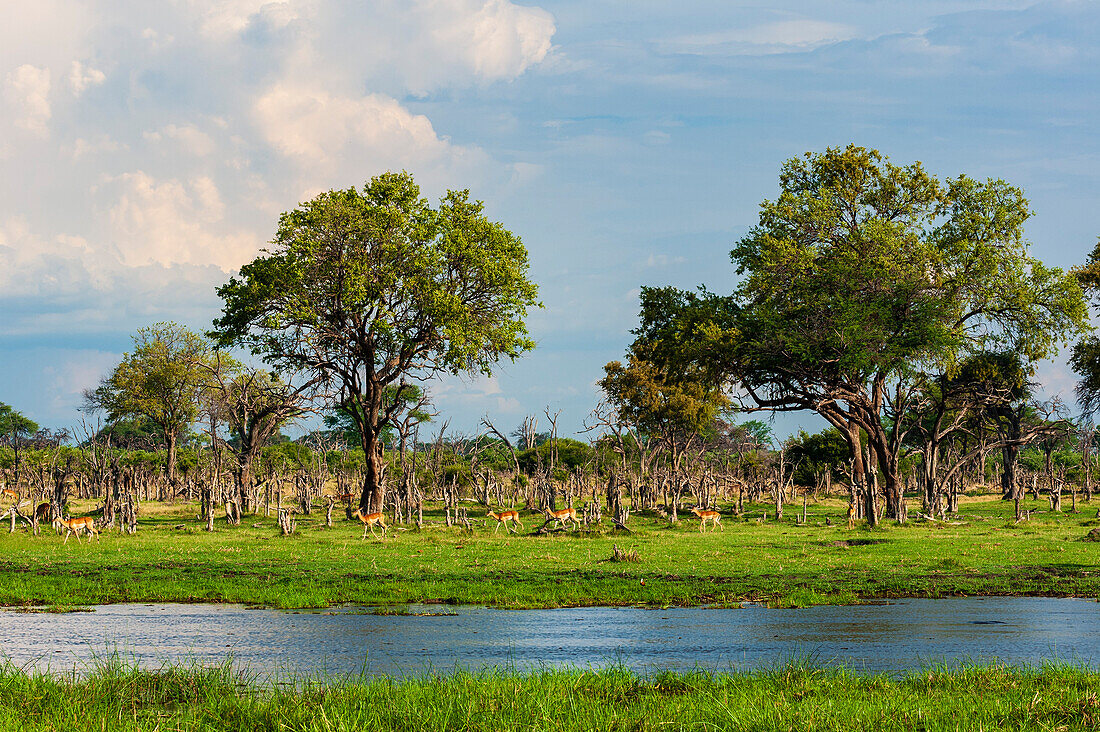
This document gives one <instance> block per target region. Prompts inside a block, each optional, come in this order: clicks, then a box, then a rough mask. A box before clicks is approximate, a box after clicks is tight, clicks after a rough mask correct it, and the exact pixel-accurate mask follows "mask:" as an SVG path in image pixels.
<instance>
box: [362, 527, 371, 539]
mask: <svg viewBox="0 0 1100 732" xmlns="http://www.w3.org/2000/svg"><path fill="white" fill-rule="evenodd" d="M369 528H370V526H369V525H367V524H363V538H364V539H366V538H367V529H369Z"/></svg>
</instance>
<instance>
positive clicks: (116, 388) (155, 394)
mask: <svg viewBox="0 0 1100 732" xmlns="http://www.w3.org/2000/svg"><path fill="white" fill-rule="evenodd" d="M209 352H210V345H209V344H208V343H207V342H206V340H205V339H204V338H203V337H202V336H200V335H199V334H197V333H194V332H193V331H191V330H188V329H187V328H185V327H183V326H182V325H179V324H178V323H170V322H169V323H157V324H155V325H152V326H149V327H148V328H141V329H139V330H138V332H137V334H136V335H135V336H134V350H133V351H132V352H130V353H127V354H123V357H122V361H121V363H119V364H118V366H116V367H115V368H114V371H112V372H111V374H110V375H109V376H108V377H107V378H106V379H104V380H103V383H102V384H100V386H99V387H98V388H97V389H95V390H88V391H85V393H84V399H85V408H86V409H89V410H93V411H94V410H103V411H105V412H106V413H107V420H108V421H109V422H114V421H116V420H119V419H134V418H141V419H145V420H148V421H149V422H151V423H152V424H154V425H156V427H157V430H158V431H159V432H160V433H161V434H162V435H163V436H164V440H165V443H166V446H167V448H168V462H167V466H166V467H167V473H168V477H169V478H173V479H174V478H175V476H176V448H177V446H178V444H179V439H180V437H181V436H182V435H183V434H184V433H185V432H186V430H187V428H188V427H189V426H190V425H191V424H192V423H193V422H194V421H195V419H196V418H197V417H198V409H199V397H200V394H201V392H202V388H203V385H204V384H205V383H206V374H207V371H206V368H205V365H206V364H207V363H208V361H209Z"/></svg>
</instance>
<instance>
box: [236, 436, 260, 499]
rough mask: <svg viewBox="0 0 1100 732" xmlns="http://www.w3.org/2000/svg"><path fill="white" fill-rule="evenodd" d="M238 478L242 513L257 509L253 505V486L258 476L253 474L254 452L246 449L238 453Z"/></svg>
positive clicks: (238, 497)
mask: <svg viewBox="0 0 1100 732" xmlns="http://www.w3.org/2000/svg"><path fill="white" fill-rule="evenodd" d="M236 479H237V501H238V504H239V505H240V507H241V513H251V512H252V511H253V510H255V509H254V507H253V505H252V488H253V486H254V485H255V482H256V478H255V476H254V475H253V474H252V454H251V453H249V452H247V451H245V450H244V449H242V450H241V452H239V453H238V454H237V475H236Z"/></svg>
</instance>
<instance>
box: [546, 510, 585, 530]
mask: <svg viewBox="0 0 1100 732" xmlns="http://www.w3.org/2000/svg"><path fill="white" fill-rule="evenodd" d="M542 510H543V512H544V513H545V514H546V516H547V518H546V523H550V522H551V521H557V522H559V523H560V524H561V525H562V526H563V527H564V526H565V522H566V521H572V522H573V525H574V526H576V527H577V528H580V525H581V522H580V521H578V520H577V509H575V508H563V509H562V510H560V511H551V510H550V509H549V508H544V509H542Z"/></svg>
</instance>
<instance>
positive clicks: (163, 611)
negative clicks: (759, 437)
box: [0, 597, 1100, 675]
mask: <svg viewBox="0 0 1100 732" xmlns="http://www.w3.org/2000/svg"><path fill="white" fill-rule="evenodd" d="M411 611H412V612H426V613H432V612H436V613H439V612H454V613H457V614H456V615H453V616H442V615H435V616H431V615H429V616H392V615H391V616H378V615H368V614H363V613H362V611H361V610H355V609H340V610H335V611H331V612H321V613H293V612H282V611H276V610H249V609H245V608H241V607H234V606H224V605H107V606H102V607H98V608H96V610H95V612H90V613H71V614H67V615H50V614H22V613H15V612H11V611H3V612H0V637H2V638H3V639H4V644H3V650H4V652H5V653H6V654H7V656H8V658H10V659H11V661H12V662H14V663H15V664H18V665H20V666H36V667H38V668H41V669H47V668H48V669H50V670H52V671H55V672H57V671H66V670H69V669H72V668H74V666H75V667H77V668H82V667H84V666H85V665H86V664H88V663H90V662H91V661H93V660H94V659H95V658H96V657H103V656H105V655H108V654H110V653H113V652H118V653H119V654H120V655H121V656H122V657H123V658H128V659H130V658H132V659H134V660H136V661H137V662H138V663H140V664H142V665H144V666H159V665H161V664H162V663H164V662H166V661H179V660H184V661H187V660H193V661H199V662H203V663H209V662H215V661H220V660H222V659H224V658H226V657H232V659H233V661H234V663H235V664H236V665H238V666H240V667H243V668H247V669H250V670H252V671H255V672H258V673H260V674H269V673H272V672H275V673H281V672H299V673H306V674H310V673H316V672H325V673H329V674H341V673H353V674H354V673H359V672H360V671H365V672H367V673H369V674H391V675H409V674H418V673H423V672H425V671H431V670H435V671H447V670H450V669H453V668H455V667H456V666H462V667H464V668H482V667H486V666H513V667H517V668H530V667H535V666H540V665H571V666H580V667H588V666H602V665H607V664H610V663H619V664H622V665H624V666H628V667H631V668H634V669H637V670H640V671H645V670H655V669H691V668H695V667H701V668H704V669H707V670H712V671H722V670H728V669H735V668H751V667H762V666H768V665H771V664H774V663H776V662H777V661H782V660H784V659H787V658H790V657H791V656H792V655H800V656H810V657H812V658H814V659H815V660H816V661H817V662H818V663H821V664H843V665H846V666H848V667H850V668H853V669H865V670H875V671H878V670H885V671H898V670H904V669H909V668H914V667H919V666H922V665H926V664H928V663H933V662H939V661H945V660H947V661H950V660H956V659H971V660H980V661H995V660H1001V661H1005V662H1010V663H1024V662H1030V663H1037V662H1041V661H1042V660H1044V659H1052V658H1059V659H1062V660H1075V661H1078V662H1084V663H1090V664H1092V665H1100V603H1097V602H1094V601H1090V600H1070V599H1052V598H1001V597H996V598H982V597H976V598H951V599H942V600H899V601H895V602H893V603H892V604H889V605H861V606H855V607H814V608H805V609H800V610H769V609H767V608H764V607H759V606H748V607H745V608H741V609H733V610H729V609H725V610H719V609H708V608H676V609H668V610H644V609H637V608H582V609H566V610H522V611H515V610H492V609H486V608H477V607H458V608H441V607H439V606H431V607H413V608H411Z"/></svg>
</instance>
